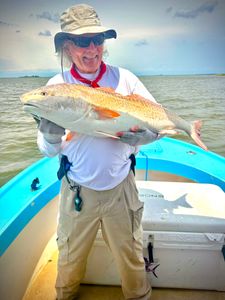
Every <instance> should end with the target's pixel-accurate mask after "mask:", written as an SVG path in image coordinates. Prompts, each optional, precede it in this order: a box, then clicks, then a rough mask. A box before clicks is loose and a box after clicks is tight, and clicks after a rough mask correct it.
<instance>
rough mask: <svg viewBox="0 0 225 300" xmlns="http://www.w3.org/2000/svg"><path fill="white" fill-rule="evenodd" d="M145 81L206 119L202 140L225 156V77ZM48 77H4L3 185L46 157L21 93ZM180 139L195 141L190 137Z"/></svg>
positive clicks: (0, 107) (0, 81) (173, 106)
mask: <svg viewBox="0 0 225 300" xmlns="http://www.w3.org/2000/svg"><path fill="white" fill-rule="evenodd" d="M140 79H141V81H142V82H143V83H144V85H145V86H146V87H147V88H148V90H149V91H150V92H151V93H152V95H153V96H154V97H155V99H156V100H157V101H158V102H159V103H161V104H163V105H164V106H165V107H167V108H168V109H170V110H173V111H175V112H176V113H177V114H179V115H180V116H181V117H183V118H185V119H186V120H188V121H193V120H197V119H201V120H202V121H203V127H202V140H203V141H204V143H205V144H206V145H207V146H208V148H209V149H210V150H211V151H213V152H215V153H217V154H219V155H222V156H225V136H224V129H225V76H216V75H207V76H206V75H204V76H197V75H196V76H146V77H140ZM47 81H48V78H0V124H1V127H0V128H1V134H0V154H1V159H0V186H1V185H3V184H4V183H6V182H7V181H8V180H9V179H11V178H12V177H13V176H15V175H16V174H17V173H18V172H20V171H21V170H23V169H24V168H26V167H27V166H29V165H30V164H32V163H33V162H35V161H37V160H38V159H40V158H42V155H41V154H40V152H39V150H38V148H37V145H36V134H37V128H36V123H35V122H34V120H33V118H32V117H31V116H30V115H28V114H26V113H24V111H23V108H22V105H21V103H20V99H19V96H20V95H21V94H23V93H24V92H26V91H29V90H31V89H34V88H37V87H40V86H42V85H45V84H46V82H47ZM177 138H179V139H182V140H184V141H188V142H191V143H192V140H190V138H189V137H187V136H185V135H179V136H178V137H177Z"/></svg>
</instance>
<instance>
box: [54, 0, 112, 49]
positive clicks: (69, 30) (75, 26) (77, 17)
mask: <svg viewBox="0 0 225 300" xmlns="http://www.w3.org/2000/svg"><path fill="white" fill-rule="evenodd" d="M60 25H61V30H62V31H61V32H58V33H56V35H55V37H54V43H55V50H56V52H58V51H59V49H61V46H62V44H63V42H64V41H65V40H66V39H70V38H74V37H75V36H80V35H82V34H91V33H93V34H94V33H104V36H105V39H111V38H116V36H117V34H116V31H115V30H114V29H109V28H106V27H104V26H102V24H101V21H100V19H99V17H98V14H97V13H96V11H95V10H94V8H93V7H91V6H89V5H87V4H78V5H75V6H72V7H70V8H68V9H67V10H65V11H64V12H63V13H62V15H61V17H60Z"/></svg>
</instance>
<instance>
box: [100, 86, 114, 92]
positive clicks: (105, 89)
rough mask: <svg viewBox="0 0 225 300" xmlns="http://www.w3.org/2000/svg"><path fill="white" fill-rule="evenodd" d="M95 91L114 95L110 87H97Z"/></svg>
mask: <svg viewBox="0 0 225 300" xmlns="http://www.w3.org/2000/svg"><path fill="white" fill-rule="evenodd" d="M96 89H97V90H100V91H103V92H106V93H115V90H114V89H113V88H111V87H97V88H96Z"/></svg>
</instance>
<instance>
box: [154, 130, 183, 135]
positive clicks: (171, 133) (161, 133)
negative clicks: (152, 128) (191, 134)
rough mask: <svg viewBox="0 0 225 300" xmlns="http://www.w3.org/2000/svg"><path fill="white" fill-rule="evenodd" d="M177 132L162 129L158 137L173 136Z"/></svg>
mask: <svg viewBox="0 0 225 300" xmlns="http://www.w3.org/2000/svg"><path fill="white" fill-rule="evenodd" d="M178 133H179V132H178V131H177V130H175V129H163V130H160V132H159V135H174V134H178Z"/></svg>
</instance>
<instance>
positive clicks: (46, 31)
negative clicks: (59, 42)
mask: <svg viewBox="0 0 225 300" xmlns="http://www.w3.org/2000/svg"><path fill="white" fill-rule="evenodd" d="M38 35H40V36H52V34H51V32H50V31H49V30H45V31H40V32H39V33H38Z"/></svg>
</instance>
